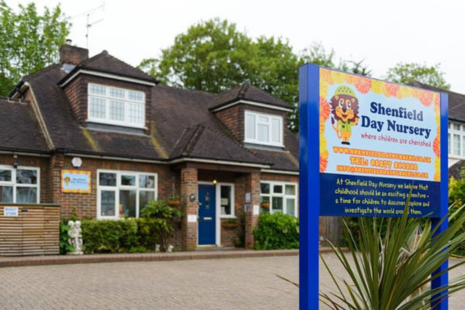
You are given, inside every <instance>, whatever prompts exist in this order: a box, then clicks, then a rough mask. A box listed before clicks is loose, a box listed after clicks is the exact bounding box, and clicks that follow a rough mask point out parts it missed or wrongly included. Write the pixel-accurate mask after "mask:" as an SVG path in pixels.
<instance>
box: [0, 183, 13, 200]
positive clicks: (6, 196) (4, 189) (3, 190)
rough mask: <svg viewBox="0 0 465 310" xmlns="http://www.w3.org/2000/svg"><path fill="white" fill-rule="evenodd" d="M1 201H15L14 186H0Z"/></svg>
mask: <svg viewBox="0 0 465 310" xmlns="http://www.w3.org/2000/svg"><path fill="white" fill-rule="evenodd" d="M0 198H1V199H2V200H1V202H13V186H0Z"/></svg>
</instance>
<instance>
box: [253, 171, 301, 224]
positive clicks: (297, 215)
mask: <svg viewBox="0 0 465 310" xmlns="http://www.w3.org/2000/svg"><path fill="white" fill-rule="evenodd" d="M263 183H266V184H269V185H270V193H268V194H263V193H262V192H261V184H263ZM275 185H279V186H282V187H283V192H282V193H274V192H273V189H274V186H275ZM286 185H291V186H294V188H295V194H294V195H289V194H286ZM298 186H299V185H298V183H293V182H278V181H266V180H262V181H260V203H261V202H262V197H269V198H270V200H269V201H270V208H269V212H270V214H273V213H275V211H273V197H276V198H282V199H283V213H284V214H288V212H287V203H286V202H287V201H286V199H294V201H295V205H294V208H295V210H294V211H295V217H299V200H298V194H299V187H298ZM260 210H261V208H260Z"/></svg>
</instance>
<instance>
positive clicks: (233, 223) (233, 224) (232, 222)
mask: <svg viewBox="0 0 465 310" xmlns="http://www.w3.org/2000/svg"><path fill="white" fill-rule="evenodd" d="M222 226H223V228H225V229H235V228H237V226H239V224H238V223H237V219H227V220H224V221H223V222H222Z"/></svg>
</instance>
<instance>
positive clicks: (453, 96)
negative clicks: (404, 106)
mask: <svg viewBox="0 0 465 310" xmlns="http://www.w3.org/2000/svg"><path fill="white" fill-rule="evenodd" d="M410 85H412V86H415V87H418V88H422V89H427V90H431V91H435V92H442V93H446V94H447V95H448V97H449V118H451V119H455V120H459V121H463V122H465V95H462V94H459V93H455V92H452V91H450V90H445V89H441V88H437V87H434V86H430V85H426V84H423V83H420V82H416V81H414V82H412V83H410Z"/></svg>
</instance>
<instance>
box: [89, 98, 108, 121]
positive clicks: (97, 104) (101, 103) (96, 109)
mask: <svg viewBox="0 0 465 310" xmlns="http://www.w3.org/2000/svg"><path fill="white" fill-rule="evenodd" d="M89 117H91V118H105V100H104V99H100V98H95V97H89Z"/></svg>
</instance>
